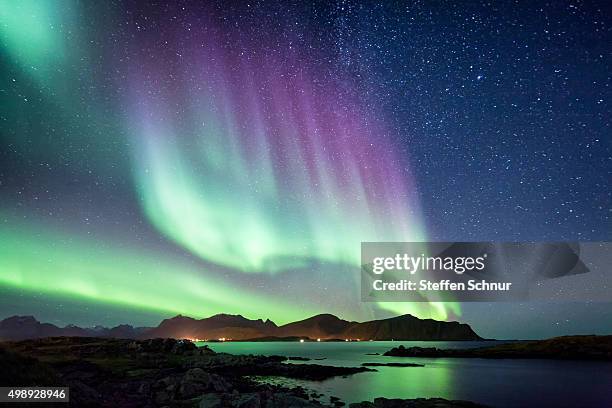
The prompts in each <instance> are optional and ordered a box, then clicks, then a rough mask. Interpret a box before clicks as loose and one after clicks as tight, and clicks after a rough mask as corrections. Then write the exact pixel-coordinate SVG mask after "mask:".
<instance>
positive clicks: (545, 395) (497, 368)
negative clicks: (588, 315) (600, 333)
mask: <svg viewBox="0 0 612 408" xmlns="http://www.w3.org/2000/svg"><path fill="white" fill-rule="evenodd" d="M201 344H208V346H209V347H210V348H212V349H213V350H215V351H217V352H225V353H232V354H261V355H282V356H300V357H308V358H312V359H315V358H325V360H322V361H309V362H306V363H317V364H325V365H337V366H345V367H346V366H359V365H361V363H366V362H415V363H420V364H425V367H375V368H376V369H377V370H378V372H366V373H359V374H355V375H352V376H348V377H346V378H342V377H336V378H332V379H329V380H326V381H321V382H315V381H293V380H286V379H270V381H271V382H274V381H276V382H281V383H283V384H287V385H301V386H303V387H305V388H308V389H310V390H313V391H316V392H319V393H321V394H324V395H326V396H327V397H329V396H332V395H333V396H336V397H339V398H341V399H342V400H343V401H345V402H348V403H350V402H359V401H366V400H369V401H371V400H373V399H374V398H375V397H387V398H419V397H443V398H448V399H462V400H469V401H475V402H480V403H483V404H487V405H490V406H493V407H532V406H539V407H549V406H551V407H552V406H554V407H612V363H606V362H578V361H554V360H487V359H475V358H474V359H468V358H466V359H464V358H453V359H446V358H438V359H431V358H401V357H384V356H382V355H380V356H375V355H374V356H372V355H366V354H368V353H380V354H382V353H384V352H385V351H387V350H389V349H390V348H392V347H397V346H398V345H400V344H403V345H404V346H406V347H410V346H422V347H439V348H467V347H478V346H483V345H487V344H491V343H488V342H399V341H395V342H384V341H380V342H353V343H343V342H339V343H324V342H321V343H316V342H314V343H298V342H295V343H294V342H274V343H267V342H253V343H250V342H244V343H243V342H225V343H201ZM292 363H295V364H299V362H296V361H293V362H292Z"/></svg>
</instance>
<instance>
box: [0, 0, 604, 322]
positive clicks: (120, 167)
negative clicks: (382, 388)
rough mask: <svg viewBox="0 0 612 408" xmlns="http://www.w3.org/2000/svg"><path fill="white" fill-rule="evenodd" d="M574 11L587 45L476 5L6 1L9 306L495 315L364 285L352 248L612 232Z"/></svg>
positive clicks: (597, 96)
mask: <svg viewBox="0 0 612 408" xmlns="http://www.w3.org/2000/svg"><path fill="white" fill-rule="evenodd" d="M432 7H434V6H432ZM504 7H505V6H504ZM507 7H508V8H511V7H510V6H507ZM534 7H535V6H534ZM536 12H537V8H534V9H526V10H525V13H527V14H529V13H536ZM567 12H568V13H569V11H567ZM583 12H584V13H586V14H585V16H587V17H584V16H583V18H582V20H580V19H579V20H576V21H577V22H575V23H574V24H584V25H587V23H588V22H591V20H594V21H598V25H596V28H597V30H595V29H592V26H590V25H589V27H591V29H589V30H586V29H585V30H582V31H580V30H574V31H575V32H577V33H578V32H583V34H582V35H583V37H580V38H574V39H573V40H574V41H573V42H578V43H580V44H583V43H584V44H586V43H588V44H590V45H588V47H590V48H589V49H588V51H589V52H588V55H589V56H588V58H587V57H585V58H575V57H574V55H572V54H571V53H569V52H568V51H567V49H568V48H567V47H568V44H566V43H565V42H562V43H557V42H556V41H561V40H558V39H557V37H556V36H555V35H553V34H550V36H551V38H552V39H550V38H549V39H548V40H546V34H545V33H542V34H541V35H542V38H540V37H534V38H530V39H527V40H524V43H525V44H521V47H518V46H517V45H516V44H512V43H511V41H512V40H511V38H516V36H515V35H514V36H513V34H514V31H513V30H514V28H513V27H517V26H518V25H516V24H514V25H513V24H511V23H510V22H508V21H504V20H503V19H501V20H499V21H498V20H496V18H497V17H496V14H495V13H494V12H492V11H491V10H486V9H485V8H482V7H475V6H474V7H472V6H470V7H467V8H466V9H465V10H458V9H456V8H455V7H450V8H448V10H447V8H445V7H441V6H435V7H434V9H432V10H427V9H424V8H423V5H421V4H414V5H412V6H400V5H397V4H389V5H388V6H380V5H378V6H375V5H357V4H353V3H351V2H344V1H340V2H336V3H333V4H332V3H325V2H321V3H314V4H309V5H288V4H275V3H273V2H270V3H266V2H264V3H255V4H249V3H246V2H245V3H240V2H236V3H231V2H230V3H224V2H219V3H217V2H196V3H190V2H187V3H184V4H183V3H181V4H169V5H148V6H145V5H142V4H139V3H138V2H132V1H125V2H116V3H112V5H102V4H97V3H95V2H72V1H65V2H61V3H60V2H56V1H50V0H44V1H35V0H27V1H21V2H11V1H8V0H7V1H0V40H1V43H0V47H1V48H0V49H1V52H2V54H1V55H2V58H1V62H0V70H1V72H2V82H1V86H0V91H1V92H0V97H1V98H2V104H1V105H2V108H1V117H0V119H1V123H2V131H1V139H0V222H1V224H0V225H1V228H0V242H1V243H2V245H1V246H0V260H1V261H0V291H1V292H0V295H1V296H2V297H3V300H2V301H0V311H2V310H7V313H29V314H36V315H37V316H39V315H45V316H47V317H48V318H49V319H51V320H54V321H59V322H63V323H77V322H76V321H72V320H70V319H80V322H86V323H88V324H96V323H106V324H109V322H110V324H114V323H136V324H145V323H146V324H151V323H154V322H155V319H159V318H163V317H169V316H171V315H173V314H178V313H182V314H186V315H191V316H196V317H204V316H208V315H211V314H214V313H221V312H223V313H240V314H243V315H244V316H247V317H250V318H260V317H261V318H264V319H265V318H270V319H272V320H274V321H275V322H276V323H285V322H288V321H290V320H296V319H300V318H304V317H307V316H309V315H312V314H315V313H322V312H330V313H335V314H338V315H339V316H341V317H344V318H347V319H357V320H363V319H367V318H373V317H380V316H388V315H391V314H394V313H399V312H410V313H413V314H416V315H418V316H420V317H433V318H440V319H454V318H459V317H461V318H462V319H468V320H472V321H474V322H487V321H492V320H494V318H493V317H492V316H491V315H490V312H489V311H487V310H486V307H485V305H459V304H451V303H447V304H442V303H431V304H428V303H419V304H403V303H387V304H371V303H362V302H360V300H359V270H358V265H359V248H360V242H362V241H422V240H449V241H450V240H472V239H480V240H484V239H498V240H519V241H520V240H523V239H525V240H544V239H549V240H550V239H560V240H561V239H578V240H606V239H609V233H610V231H611V228H610V219H609V207H610V205H609V203H610V190H609V186H607V183H606V180H607V178H608V177H609V175H610V163H611V162H610V144H609V137H608V136H606V135H605V129H607V124H605V123H604V121H605V120H604V119H603V118H604V117H606V112H607V113H609V107H608V103H609V102H608V98H607V96H608V94H609V92H610V91H609V88H608V87H607V86H608V85H610V83H611V81H610V78H609V73H608V72H609V71H608V70H607V69H606V68H607V67H609V55H608V54H606V53H605V51H604V50H602V47H603V45H602V44H603V43H605V38H604V37H605V35H606V34H604V32H605V33H608V30H609V28H608V26H607V21H606V18H605V17H603V16H602V15H601V11H598V10H597V9H593V10H585V11H583ZM548 13H549V14H550V15H547V19H549V20H551V21H565V20H563V19H566V18H570V19H571V17H567V16H565V14H564V13H565V12H561V11H559V12H557V11H554V10H550V11H548ZM506 14H507V15H508V16H509V17H508V18H509V19H516V20H517V21H519V22H521V21H523V20H522V19H523V17H522V16H521V15H520V13H519V14H518V15H515V14H512V13H506ZM530 15H531V14H530ZM474 16H476V17H475V20H476V21H477V22H480V27H481V28H482V27H483V26H486V25H487V24H488V25H491V26H496V24H497V25H499V26H498V29H502V30H506V31H504V33H505V34H507V36H506V37H504V38H509V40H508V41H509V42H508V43H505V42H504V41H505V40H503V41H502V40H499V39H497V40H490V39H488V37H486V36H484V35H483V33H482V32H481V31H478V29H477V28H474V27H472V28H470V29H468V28H466V27H464V26H462V27H461V29H460V30H459V31H456V30H458V29H457V27H455V26H454V24H455V23H456V22H457V21H463V20H466V21H467V20H469V18H468V17H474ZM436 19H437V20H436ZM434 20H436V21H437V23H438V27H437V28H435V27H434V25H432V23H433V22H434ZM472 21H473V20H472ZM461 24H468V25H469V24H471V23H461ZM589 24H590V23H589ZM600 26H601V27H602V28H601V31H599V30H600ZM475 27H477V26H475ZM499 27H501V28H499ZM489 28H491V27H489ZM534 30H535V28H534ZM547 30H548V32H549V33H551V32H553V33H556V31H555V30H561V29H560V28H558V27H557V26H556V25H555V24H554V23H553V24H552V26H549V27H548V28H547ZM449 33H452V34H449ZM576 35H577V34H576ZM515 41H516V40H515ZM542 41H543V42H546V41H552V44H550V47H549V48H546V47H544V45H542V43H541V42H542ZM564 41H565V40H564ZM570 43H571V41H570ZM525 45H526V46H525ZM586 46H587V45H585V47H586ZM530 47H531V48H530ZM532 49H545V50H544V51H541V55H540V54H536V55H531V54H529V53H530V52H532V51H531V50H532ZM549 49H551V50H557V51H547V50H549ZM547 52H552V53H554V52H558V54H554V55H553V54H550V55H549V54H547ZM598 55H603V56H601V57H598ZM445 58H446V60H445ZM444 61H447V62H444ZM517 61H518V62H517ZM519 62H520V63H519ZM517 64H518V65H517ZM521 64H522V65H521ZM583 64H585V65H583ZM513 65H514V66H516V68H515V69H514V70H509V69H508V68H507V67H509V66H513ZM553 65H554V66H553ZM585 66H589V69H588V75H587V76H588V79H589V81H588V85H585V84H586V82H584V81H582V82H581V81H580V80H579V79H572V78H579V77H580V75H581V74H582V75H583V76H584V72H585ZM556 70H560V72H558V73H557V72H556ZM544 71H546V73H543V72H544ZM557 74H559V75H557ZM557 76H558V78H557ZM563 78H565V79H563ZM556 81H558V83H557V82H556ZM551 83H552V85H550V84H551ZM561 83H564V84H565V89H566V92H567V94H568V95H571V96H572V97H573V98H574V99H576V98H578V99H579V100H580V101H581V103H579V104H576V103H568V104H565V103H564V102H562V101H560V100H558V98H557V97H556V96H555V95H556V93H555V92H557V91H556V90H555V89H557V88H558V87H559V86H561V85H560V84H561ZM603 84H606V86H603ZM585 89H587V90H586V91H585ZM570 99H571V98H570ZM540 105H541V106H540ZM501 112H503V114H502V113H501ZM559 118H567V119H566V120H565V122H563V121H561V120H560V119H559ZM587 175H588V176H589V177H587ZM500 180H503V183H500V184H496V183H498V182H499V181H500ZM502 184H503V186H502ZM534 191H536V193H534ZM570 210H571V211H570ZM58 299H60V301H58ZM61 299H65V300H66V301H74V302H77V303H78V304H79V305H87V307H88V308H87V310H86V311H85V310H83V311H82V313H81V314H79V313H78V312H76V311H71V312H70V314H69V315H67V314H65V315H64V314H63V313H67V312H65V311H60V308H59V307H58V306H57V304H58V302H61ZM41 301H42V303H43V304H45V305H46V306H45V308H44V310H43V309H41V308H40V304H41ZM584 307H585V309H584V310H580V308H578V309H576V310H573V311H572V312H571V313H573V316H575V318H576V319H577V320H581V319H582V318H581V316H583V315H589V316H591V317H593V318H596V317H597V316H601V314H602V313H605V312H604V310H605V308H602V307H601V306H597V305H595V306H584ZM110 308H112V310H117V309H119V310H123V311H124V313H122V314H121V315H117V314H114V315H110V314H109V313H108V312H107V311H106V310H110ZM519 309H520V310H522V311H521V312H518V313H519V314H521V313H523V314H524V315H529V314H531V315H534V316H536V315H537V316H538V317H537V318H538V319H544V320H546V319H548V320H550V318H551V316H552V315H556V313H557V309H554V310H552V308H549V307H548V306H546V307H543V308H542V309H541V310H538V311H537V312H534V311H533V307H532V306H529V305H521V306H517V307H516V308H515V309H513V310H519ZM587 309H588V310H587ZM142 311H145V312H146V313H149V314H150V316H155V317H154V318H150V320H147V321H141V322H131V321H130V317H131V316H134V318H136V316H139V317H138V319H140V318H141V317H140V315H139V313H140V312H142ZM54 313H55V314H54ZM5 314H6V313H5ZM64 316H70V317H64ZM521 316H522V314H521ZM0 317H5V316H0ZM552 319H556V318H552ZM68 320H70V321H68ZM525 330H528V329H525Z"/></svg>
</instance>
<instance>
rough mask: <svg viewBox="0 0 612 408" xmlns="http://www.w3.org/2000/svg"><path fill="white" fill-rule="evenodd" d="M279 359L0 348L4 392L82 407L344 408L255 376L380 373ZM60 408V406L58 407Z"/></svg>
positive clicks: (366, 407) (154, 349)
mask: <svg viewBox="0 0 612 408" xmlns="http://www.w3.org/2000/svg"><path fill="white" fill-rule="evenodd" d="M285 360H286V358H285V357H279V356H271V357H264V356H252V355H249V356H237V355H230V354H225V353H215V352H214V351H212V350H210V349H209V348H208V347H200V348H198V347H196V346H195V345H194V344H193V343H191V342H190V341H183V340H174V339H151V340H121V339H100V338H86V337H56V338H45V339H38V340H25V341H19V342H6V343H0V367H1V368H2V369H1V370H0V385H2V386H68V387H70V400H71V401H70V405H71V406H78V407H82V406H84V407H102V406H104V407H158V406H167V407H201V408H216V407H219V408H221V407H235V408H285V407H297V408H299V407H302V408H317V407H322V406H326V407H339V406H343V405H344V403H343V402H342V401H339V400H338V399H335V398H333V397H332V398H331V401H329V402H325V403H324V402H321V397H322V396H321V395H317V394H314V393H309V392H308V391H306V390H305V389H303V388H301V387H293V388H286V387H282V386H277V385H269V384H261V382H256V381H254V380H252V379H251V378H250V376H258V377H261V376H264V377H265V376H275V377H286V378H295V379H304V380H314V381H320V380H324V379H327V378H331V377H334V376H346V375H353V374H357V373H360V372H364V371H375V370H372V369H369V368H366V367H332V366H324V365H319V364H288V363H286V362H285ZM60 406H61V405H60ZM350 406H351V407H354V408H404V407H413V408H428V407H438V408H445V407H454V408H468V407H479V406H480V405H477V404H473V403H470V402H465V401H448V400H444V399H440V398H432V399H414V400H389V399H384V398H378V399H376V400H375V401H374V402H362V403H357V404H351V405H350Z"/></svg>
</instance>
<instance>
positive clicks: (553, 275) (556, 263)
mask: <svg viewBox="0 0 612 408" xmlns="http://www.w3.org/2000/svg"><path fill="white" fill-rule="evenodd" d="M611 265H612V243H610V242H363V243H362V244H361V295H362V300H363V301H366V302H393V301H398V302H456V301H458V302H473V301H487V302H491V301H526V300H550V301H555V300H558V301H612V274H611V271H610V267H611Z"/></svg>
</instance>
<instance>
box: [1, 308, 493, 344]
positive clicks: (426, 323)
mask: <svg viewBox="0 0 612 408" xmlns="http://www.w3.org/2000/svg"><path fill="white" fill-rule="evenodd" d="M57 336H76V337H113V338H135V339H147V338H157V337H161V338H188V339H201V340H218V339H223V340H242V341H244V340H256V339H262V338H266V339H268V340H275V339H276V340H282V339H285V338H304V339H312V340H315V339H320V340H480V339H481V337H480V336H478V334H476V333H475V332H474V330H472V328H471V327H470V326H469V325H467V324H463V323H458V322H444V321H438V320H432V319H419V318H417V317H414V316H412V315H409V314H406V315H402V316H397V317H392V318H388V319H381V320H372V321H368V322H354V321H347V320H343V319H340V318H339V317H337V316H334V315H332V314H319V315H316V316H312V317H310V318H308V319H304V320H300V321H297V322H293V323H288V324H285V325H282V326H277V325H276V324H275V323H274V322H273V321H271V320H265V321H264V320H262V319H257V320H251V319H247V318H245V317H243V316H241V315H229V314H217V315H214V316H211V317H208V318H204V319H194V318H191V317H186V316H181V315H178V316H175V317H172V318H170V319H165V320H163V321H162V322H161V323H160V324H159V325H158V326H157V327H132V326H130V325H126V324H124V325H119V326H116V327H112V328H106V327H101V326H96V327H85V328H83V327H78V326H74V325H68V326H65V327H58V326H55V325H53V324H50V323H41V322H39V321H38V320H36V319H35V318H34V317H33V316H12V317H9V318H7V319H4V320H2V321H0V340H23V339H32V338H42V337H57Z"/></svg>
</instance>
